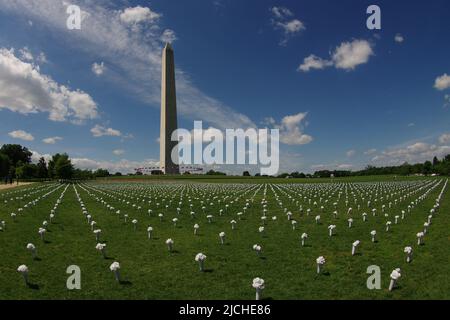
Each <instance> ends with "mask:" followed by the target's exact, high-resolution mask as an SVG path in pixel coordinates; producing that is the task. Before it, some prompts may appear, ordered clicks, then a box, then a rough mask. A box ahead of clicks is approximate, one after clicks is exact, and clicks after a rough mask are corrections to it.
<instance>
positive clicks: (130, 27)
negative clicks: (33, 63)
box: [0, 0, 255, 129]
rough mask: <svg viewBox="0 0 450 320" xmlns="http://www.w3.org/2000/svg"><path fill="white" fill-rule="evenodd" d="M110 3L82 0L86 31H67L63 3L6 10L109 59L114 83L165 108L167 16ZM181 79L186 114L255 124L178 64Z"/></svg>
mask: <svg viewBox="0 0 450 320" xmlns="http://www.w3.org/2000/svg"><path fill="white" fill-rule="evenodd" d="M106 3H109V1H101V2H98V1H95V2H94V1H90V0H79V1H77V4H78V5H80V7H81V8H83V12H84V13H85V14H84V19H83V21H82V26H83V29H82V30H83V32H71V31H70V30H67V27H66V19H67V14H66V4H65V3H64V2H63V1H54V0H40V1H34V0H15V1H0V10H2V11H3V12H5V13H7V14H10V15H18V16H20V17H22V18H24V19H30V20H33V21H35V22H36V23H37V22H39V25H40V26H41V27H42V28H44V29H45V28H46V29H47V30H51V31H52V32H54V33H59V35H61V37H60V39H61V41H60V42H59V44H60V45H66V46H68V47H69V48H74V49H75V50H80V51H81V52H86V53H87V54H89V55H94V56H96V59H98V60H100V61H104V62H105V65H107V66H108V70H114V71H115V74H114V77H111V79H109V81H114V82H115V83H116V84H117V85H120V87H121V88H123V89H124V90H125V91H128V92H130V93H132V94H133V96H134V97H137V98H138V99H140V100H141V101H143V102H144V103H146V104H149V105H151V106H153V107H155V108H159V107H160V96H161V88H160V81H161V51H162V44H161V40H160V38H161V33H162V32H161V28H160V26H159V25H158V20H159V19H157V17H160V16H161V14H160V13H157V12H154V11H153V10H151V9H149V8H148V9H145V8H144V9H134V10H122V11H120V10H117V9H115V8H112V7H111V6H108V5H105V4H106ZM131 9H132V8H131ZM135 26H138V28H135ZM139 26H142V28H139ZM176 77H177V100H178V101H177V103H178V105H177V107H178V111H179V114H180V115H181V116H185V117H187V118H189V119H195V120H203V121H206V122H208V123H209V124H210V125H214V126H215V127H218V128H221V129H224V128H248V127H255V125H254V123H253V122H252V121H251V120H250V119H249V118H248V117H247V116H246V115H244V114H242V113H239V112H237V111H235V110H234V109H232V108H230V107H229V106H227V105H225V104H224V103H222V102H220V101H219V100H217V99H214V98H213V97H211V96H208V95H207V94H205V93H204V92H202V91H201V90H200V89H199V88H198V87H197V86H195V85H194V84H193V82H192V81H191V80H190V78H189V77H188V75H187V74H186V73H184V72H183V70H182V69H181V68H177V74H176Z"/></svg>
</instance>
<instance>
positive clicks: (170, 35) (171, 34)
mask: <svg viewBox="0 0 450 320" xmlns="http://www.w3.org/2000/svg"><path fill="white" fill-rule="evenodd" d="M160 39H161V41H162V42H163V43H166V42H168V43H173V42H174V41H175V40H177V36H176V35H175V31H173V30H171V29H166V30H164V32H163V33H162V35H161V38H160Z"/></svg>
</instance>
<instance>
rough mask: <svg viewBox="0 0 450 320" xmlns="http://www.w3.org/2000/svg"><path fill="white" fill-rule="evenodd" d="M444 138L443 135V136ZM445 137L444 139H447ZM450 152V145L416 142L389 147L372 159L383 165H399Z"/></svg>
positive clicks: (422, 160) (441, 155)
mask: <svg viewBox="0 0 450 320" xmlns="http://www.w3.org/2000/svg"><path fill="white" fill-rule="evenodd" d="M441 138H442V136H441ZM440 140H441V139H440ZM445 140H446V139H445V137H444V139H443V141H445ZM447 154H450V146H448V145H441V146H438V145H435V144H429V143H425V142H416V143H413V144H409V145H407V146H403V147H396V148H389V149H387V150H385V151H383V152H382V153H381V154H380V155H377V156H375V157H374V158H373V159H372V161H373V162H376V163H377V164H380V165H381V164H382V165H399V164H402V163H404V162H408V163H417V162H424V161H427V160H431V159H432V158H433V157H435V156H436V157H438V158H441V157H444V156H445V155H447Z"/></svg>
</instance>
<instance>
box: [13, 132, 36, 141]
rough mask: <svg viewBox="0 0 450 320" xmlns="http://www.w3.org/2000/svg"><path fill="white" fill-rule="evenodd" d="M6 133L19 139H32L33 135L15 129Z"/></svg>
mask: <svg viewBox="0 0 450 320" xmlns="http://www.w3.org/2000/svg"><path fill="white" fill-rule="evenodd" d="M8 135H9V136H10V137H12V138H14V139H20V140H24V141H33V140H34V137H33V135H31V134H30V133H28V132H26V131H23V130H15V131H11V132H10V133H8Z"/></svg>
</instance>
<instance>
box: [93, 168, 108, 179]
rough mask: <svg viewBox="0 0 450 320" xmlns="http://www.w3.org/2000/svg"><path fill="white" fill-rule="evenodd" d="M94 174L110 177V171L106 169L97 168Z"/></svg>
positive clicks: (99, 176)
mask: <svg viewBox="0 0 450 320" xmlns="http://www.w3.org/2000/svg"><path fill="white" fill-rule="evenodd" d="M94 176H95V177H97V178H104V177H109V176H110V173H109V171H108V170H106V169H97V170H96V171H95V172H94Z"/></svg>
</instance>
